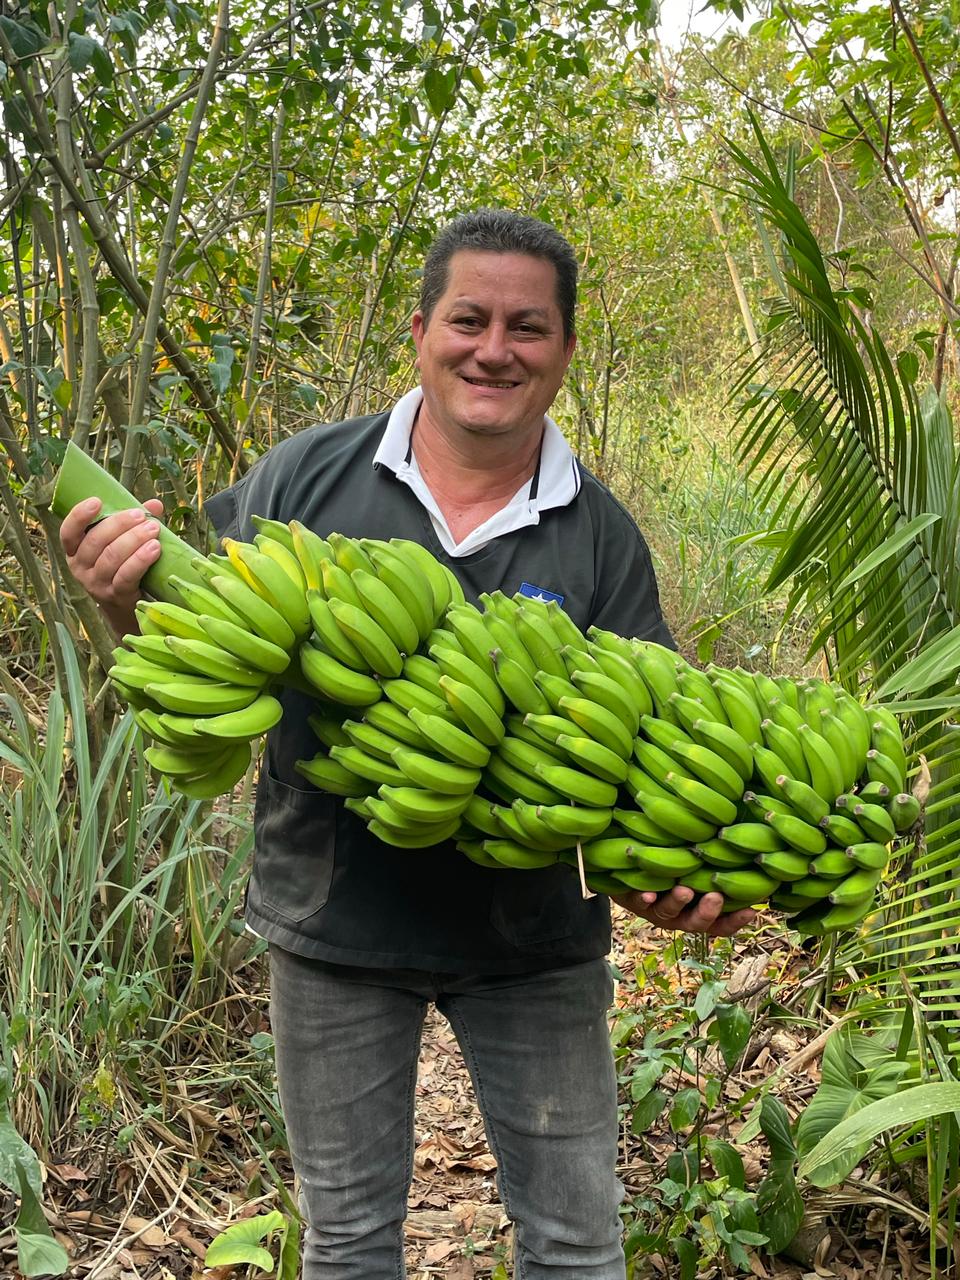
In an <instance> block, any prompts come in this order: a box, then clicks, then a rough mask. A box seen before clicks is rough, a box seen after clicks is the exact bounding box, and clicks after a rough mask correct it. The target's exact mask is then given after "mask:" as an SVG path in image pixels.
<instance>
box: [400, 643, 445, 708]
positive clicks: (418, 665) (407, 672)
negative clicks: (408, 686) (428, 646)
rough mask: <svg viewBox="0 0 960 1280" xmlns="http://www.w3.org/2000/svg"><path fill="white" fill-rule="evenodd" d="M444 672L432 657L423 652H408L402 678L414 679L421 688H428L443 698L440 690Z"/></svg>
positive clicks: (404, 660) (404, 661)
mask: <svg viewBox="0 0 960 1280" xmlns="http://www.w3.org/2000/svg"><path fill="white" fill-rule="evenodd" d="M442 675H443V672H442V671H441V670H440V668H439V667H438V666H437V664H436V663H435V662H434V660H433V659H432V658H428V657H427V656H426V654H423V653H408V654H407V655H406V657H405V658H404V659H403V673H402V676H401V679H403V680H412V681H413V683H414V684H418V685H419V686H420V688H421V689H426V690H428V691H429V692H430V693H434V694H436V696H437V697H438V698H442V697H443V694H442V693H441V692H440V677H441V676H442Z"/></svg>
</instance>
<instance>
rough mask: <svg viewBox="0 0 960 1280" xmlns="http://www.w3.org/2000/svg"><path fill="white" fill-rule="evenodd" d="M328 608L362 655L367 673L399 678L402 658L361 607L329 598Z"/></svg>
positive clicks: (379, 627) (387, 637) (381, 628)
mask: <svg viewBox="0 0 960 1280" xmlns="http://www.w3.org/2000/svg"><path fill="white" fill-rule="evenodd" d="M329 607H330V612H331V613H332V614H333V616H334V618H335V619H336V621H337V625H338V626H339V628H340V630H341V631H342V632H343V633H344V634H345V635H346V637H347V639H348V640H350V641H351V643H352V644H353V645H355V646H356V648H357V649H359V651H360V652H361V653H362V654H363V656H364V658H365V659H366V662H367V664H368V666H369V667H370V670H371V671H373V672H374V673H375V674H376V675H378V676H383V677H384V678H385V679H388V680H389V679H397V678H399V676H400V674H401V672H402V671H403V656H402V655H401V653H400V650H399V649H398V648H397V646H396V645H395V644H394V643H393V641H392V640H391V639H390V637H389V636H388V635H387V633H386V632H385V631H384V629H383V627H381V626H380V624H379V623H378V622H376V621H375V620H374V619H373V618H372V617H371V616H370V614H369V613H367V612H366V610H365V609H364V608H363V607H362V606H361V607H358V606H357V605H353V604H348V603H347V601H346V600H337V599H332V600H330V601H329Z"/></svg>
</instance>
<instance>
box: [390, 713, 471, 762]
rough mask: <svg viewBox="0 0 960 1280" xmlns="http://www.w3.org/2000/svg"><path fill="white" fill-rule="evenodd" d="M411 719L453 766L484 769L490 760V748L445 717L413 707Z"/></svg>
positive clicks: (426, 740) (425, 737) (427, 740)
mask: <svg viewBox="0 0 960 1280" xmlns="http://www.w3.org/2000/svg"><path fill="white" fill-rule="evenodd" d="M409 715H410V719H411V720H412V721H413V723H414V724H415V725H416V727H417V728H418V729H419V730H420V732H421V734H422V735H423V739H424V741H425V742H429V743H430V745H431V746H432V747H433V748H434V750H436V751H438V752H439V753H440V755H442V756H443V757H444V759H446V760H449V761H450V762H451V763H452V764H458V765H461V766H464V767H465V768H468V769H482V768H483V767H484V765H485V764H486V763H487V761H488V760H489V759H490V748H489V747H488V746H486V745H485V744H484V743H482V742H479V741H478V740H477V739H476V738H475V737H474V736H473V734H472V733H468V732H467V731H466V729H461V728H460V726H459V725H456V724H453V723H452V722H451V721H449V720H446V719H444V717H443V716H436V715H431V714H430V713H429V712H426V711H418V710H417V708H416V707H413V708H412V709H411V711H410V713H409Z"/></svg>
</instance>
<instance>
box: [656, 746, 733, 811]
mask: <svg viewBox="0 0 960 1280" xmlns="http://www.w3.org/2000/svg"><path fill="white" fill-rule="evenodd" d="M671 754H672V755H673V756H674V757H675V758H677V759H679V761H680V764H681V765H682V766H683V769H682V770H681V772H684V771H686V772H688V773H692V774H693V776H694V777H695V778H696V779H697V780H698V781H699V782H701V783H703V784H704V785H705V786H707V787H709V788H710V789H711V790H712V791H716V792H718V793H719V794H720V795H722V796H725V797H726V799H727V800H728V801H729V802H730V803H731V804H733V805H734V806H736V805H737V804H738V803H739V802H740V799H741V797H742V796H743V778H741V776H740V775H739V773H737V772H736V770H735V769H733V768H731V766H730V765H728V764H727V762H726V760H724V759H723V757H722V756H718V755H717V753H716V752H715V751H711V750H710V748H709V747H704V746H701V744H700V743H699V742H690V741H689V740H688V741H682V740H680V741H677V742H675V743H674V744H673V748H672V752H671Z"/></svg>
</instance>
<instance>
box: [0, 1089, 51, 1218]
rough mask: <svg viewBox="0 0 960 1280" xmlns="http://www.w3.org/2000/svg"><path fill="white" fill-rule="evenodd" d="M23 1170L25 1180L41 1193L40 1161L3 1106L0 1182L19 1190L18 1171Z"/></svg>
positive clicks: (0, 1133) (14, 1190) (11, 1188)
mask: <svg viewBox="0 0 960 1280" xmlns="http://www.w3.org/2000/svg"><path fill="white" fill-rule="evenodd" d="M21 1170H23V1172H24V1173H25V1175H26V1178H27V1181H28V1182H29V1184H30V1186H31V1187H32V1188H33V1190H34V1192H35V1193H36V1194H37V1195H38V1196H39V1195H42V1194H43V1178H42V1176H41V1173H40V1161H39V1160H38V1159H37V1157H36V1155H35V1154H34V1152H33V1148H32V1147H30V1146H29V1145H28V1144H27V1143H26V1142H24V1140H23V1138H21V1137H20V1134H19V1133H17V1130H16V1128H15V1126H14V1123H13V1121H12V1120H11V1119H10V1114H9V1112H8V1111H7V1110H6V1107H4V1108H3V1111H2V1112H0V1183H2V1184H3V1186H5V1187H8V1188H9V1189H10V1190H11V1191H13V1192H19V1190H20V1178H19V1172H20V1171H21Z"/></svg>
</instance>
